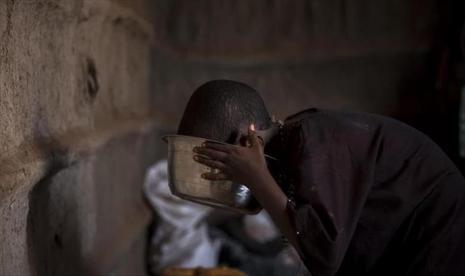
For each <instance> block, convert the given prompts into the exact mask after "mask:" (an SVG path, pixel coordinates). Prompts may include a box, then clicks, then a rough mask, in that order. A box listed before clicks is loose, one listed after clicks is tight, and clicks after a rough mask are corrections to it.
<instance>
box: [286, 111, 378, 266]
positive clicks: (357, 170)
mask: <svg viewBox="0 0 465 276" xmlns="http://www.w3.org/2000/svg"><path fill="white" fill-rule="evenodd" d="M379 140H380V138H379V133H378V132H376V130H374V129H373V128H372V127H369V126H366V125H365V126H362V127H360V126H359V125H357V124H355V125H352V124H343V123H340V122H338V121H337V120H336V121H335V120H333V119H327V118H326V119H325V118H324V119H323V120H321V121H318V120H316V121H315V120H314V121H313V122H312V124H307V125H303V126H302V128H301V129H300V134H299V141H298V143H297V144H299V148H298V150H296V153H295V154H294V156H293V158H292V159H293V162H292V164H293V172H292V173H291V175H294V176H295V178H294V179H292V180H291V182H293V183H294V186H295V196H294V197H293V198H292V199H290V200H289V201H288V204H287V212H288V216H289V219H290V222H291V225H292V227H293V230H294V231H295V234H296V237H297V243H298V248H297V250H298V251H299V253H300V255H301V257H302V259H303V261H304V263H305V264H306V266H307V268H308V270H309V271H310V272H311V273H312V274H313V275H334V274H335V273H336V272H337V270H338V269H339V267H340V265H341V263H342V260H343V258H344V255H345V253H346V251H347V248H348V246H349V243H350V240H351V237H352V234H353V233H354V231H355V227H356V225H357V221H358V219H359V217H360V213H361V210H362V208H363V205H364V202H365V201H366V198H367V194H368V191H369V189H370V187H371V186H372V182H373V178H374V177H373V175H374V168H375V167H374V164H375V161H376V154H377V151H378V149H379Z"/></svg>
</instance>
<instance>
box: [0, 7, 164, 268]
mask: <svg viewBox="0 0 465 276" xmlns="http://www.w3.org/2000/svg"><path fill="white" fill-rule="evenodd" d="M149 2H150V1H145V0H137V1H124V0H72V1H69V0H2V1H0V129H1V131H0V221H1V223H0V275H30V274H35V275H66V274H74V275H93V274H94V275H95V274H100V275H102V274H105V275H111V274H126V275H127V274H131V275H137V274H144V269H145V267H144V258H143V256H144V250H145V235H146V233H145V231H146V226H147V224H148V223H149V220H150V217H151V215H150V212H149V211H148V209H147V207H146V205H145V203H144V201H143V197H142V193H141V185H142V181H143V176H144V171H145V168H146V167H147V166H148V165H149V164H150V163H151V162H153V158H154V154H155V152H156V148H155V144H154V141H155V140H156V139H159V138H158V135H157V134H156V129H157V128H156V126H155V125H154V122H153V120H151V118H152V108H153V106H152V103H153V100H152V96H151V94H150V72H151V70H152V65H151V47H152V45H153V32H152V25H151V17H150V16H151V15H150V13H149V12H148V8H147V5H148V4H149Z"/></svg>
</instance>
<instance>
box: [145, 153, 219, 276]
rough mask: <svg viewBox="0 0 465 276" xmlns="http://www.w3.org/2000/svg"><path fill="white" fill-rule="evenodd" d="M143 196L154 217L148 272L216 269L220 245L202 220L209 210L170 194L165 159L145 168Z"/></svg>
mask: <svg viewBox="0 0 465 276" xmlns="http://www.w3.org/2000/svg"><path fill="white" fill-rule="evenodd" d="M144 193H145V196H146V197H147V199H148V201H149V203H150V205H151V206H152V208H153V210H154V212H156V213H157V215H158V219H157V221H156V224H157V227H156V229H155V232H154V233H153V235H152V239H151V243H150V249H149V252H150V253H149V264H150V269H151V270H152V272H154V273H159V272H160V271H161V270H162V269H163V268H165V267H182V268H189V267H214V266H216V265H217V260H218V254H219V246H220V244H219V242H215V241H212V240H211V238H210V237H209V236H208V233H207V224H206V223H205V222H204V220H203V219H204V218H205V216H206V215H207V214H208V213H209V212H210V211H211V210H212V209H211V208H210V207H207V206H203V205H200V204H196V203H193V202H189V201H186V200H183V199H180V198H178V197H176V196H173V195H172V194H171V192H170V189H169V185H168V168H167V161H166V160H161V161H159V162H158V163H156V164H154V165H153V166H152V167H150V168H149V170H148V172H147V175H146V178H145V182H144Z"/></svg>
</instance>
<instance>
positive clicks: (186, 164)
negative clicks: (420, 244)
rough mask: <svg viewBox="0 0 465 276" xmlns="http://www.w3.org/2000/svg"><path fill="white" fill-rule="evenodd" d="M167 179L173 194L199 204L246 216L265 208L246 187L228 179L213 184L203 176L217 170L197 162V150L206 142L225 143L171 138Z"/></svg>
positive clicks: (171, 136) (189, 138)
mask: <svg viewBox="0 0 465 276" xmlns="http://www.w3.org/2000/svg"><path fill="white" fill-rule="evenodd" d="M163 139H164V140H165V141H166V142H167V143H168V179H169V186H170V190H171V193H172V194H174V195H176V196H178V197H180V198H183V199H186V200H189V201H193V202H197V203H201V204H204V205H209V206H213V207H219V208H224V209H228V210H231V211H235V212H240V213H245V214H256V213H258V212H259V211H260V210H261V209H262V207H261V206H260V204H259V203H258V202H257V201H256V200H255V198H254V197H253V196H252V192H251V191H250V190H249V188H247V187H246V186H245V185H242V184H238V183H234V182H232V181H227V180H217V181H211V180H206V179H204V178H202V177H201V175H202V174H203V173H207V172H213V173H217V172H218V170H216V169H212V168H210V167H208V166H205V165H203V164H200V163H198V162H196V161H195V160H194V159H193V157H194V152H193V149H194V147H197V146H201V145H202V143H204V142H206V141H210V142H215V143H219V144H224V143H221V142H218V141H214V140H208V139H203V138H198V137H192V136H183V135H168V136H165V137H163Z"/></svg>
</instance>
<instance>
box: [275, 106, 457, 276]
mask: <svg viewBox="0 0 465 276" xmlns="http://www.w3.org/2000/svg"><path fill="white" fill-rule="evenodd" d="M266 150H267V152H268V153H269V154H270V155H275V156H277V157H278V158H279V159H280V161H281V164H282V166H284V172H277V171H276V170H275V171H273V175H274V176H275V178H276V179H277V181H278V182H279V183H280V185H281V186H282V188H283V190H285V192H286V193H287V194H288V196H289V197H290V198H291V199H292V200H291V201H290V202H291V203H290V204H288V213H289V216H290V218H291V222H292V223H293V226H294V228H295V232H296V234H297V239H298V245H299V248H298V250H299V251H300V254H301V257H302V259H303V261H304V262H305V264H306V266H307V268H308V270H309V271H310V272H311V273H312V274H313V275H447V276H451V275H465V180H464V179H463V177H462V175H461V174H460V172H459V171H458V170H457V168H456V167H455V165H454V164H453V163H452V162H451V161H450V160H449V158H448V157H447V156H446V155H445V154H444V153H443V152H442V151H441V149H440V148H439V147H438V146H437V145H436V144H435V143H434V142H432V141H431V140H430V139H429V138H427V137H426V136H425V135H423V134H422V133H420V132H419V131H417V130H415V129H413V128H411V127H409V126H407V125H405V124H403V123H400V122H398V121H395V120H392V119H389V118H385V117H382V116H377V115H371V114H361V113H343V112H333V111H325V110H317V109H310V110H306V111H303V112H300V113H298V114H296V115H294V116H291V117H290V118H288V119H287V120H286V123H285V125H284V127H283V128H282V129H281V132H280V134H279V135H278V136H277V137H275V139H274V140H273V141H271V143H270V145H269V146H268V147H267V149H266Z"/></svg>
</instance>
